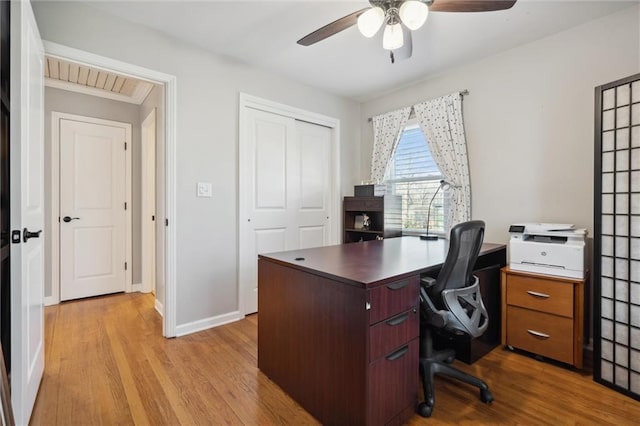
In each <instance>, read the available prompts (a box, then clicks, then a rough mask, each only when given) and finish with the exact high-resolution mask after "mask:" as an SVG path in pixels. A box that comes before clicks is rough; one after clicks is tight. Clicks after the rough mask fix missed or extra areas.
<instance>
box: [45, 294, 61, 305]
mask: <svg viewBox="0 0 640 426" xmlns="http://www.w3.org/2000/svg"><path fill="white" fill-rule="evenodd" d="M58 303H60V301H59V300H58V299H56V298H55V297H53V296H45V298H44V306H52V305H57V304H58Z"/></svg>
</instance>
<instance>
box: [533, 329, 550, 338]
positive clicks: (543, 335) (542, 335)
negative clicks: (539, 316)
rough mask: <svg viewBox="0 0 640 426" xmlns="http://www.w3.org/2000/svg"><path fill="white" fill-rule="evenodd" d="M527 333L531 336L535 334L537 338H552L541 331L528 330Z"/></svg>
mask: <svg viewBox="0 0 640 426" xmlns="http://www.w3.org/2000/svg"><path fill="white" fill-rule="evenodd" d="M527 332H528V333H529V334H533V335H534V336H536V337H542V338H543V339H548V338H549V337H551V336H549V335H548V334H545V333H540V332H539V331H534V330H527Z"/></svg>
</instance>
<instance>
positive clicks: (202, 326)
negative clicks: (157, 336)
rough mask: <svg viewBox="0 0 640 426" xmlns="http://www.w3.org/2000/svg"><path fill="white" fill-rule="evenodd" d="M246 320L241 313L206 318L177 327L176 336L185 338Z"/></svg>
mask: <svg viewBox="0 0 640 426" xmlns="http://www.w3.org/2000/svg"><path fill="white" fill-rule="evenodd" d="M242 318H244V315H242V314H241V313H240V311H234V312H229V313H228V314H223V315H218V316H215V317H209V318H204V319H201V320H198V321H193V322H189V323H187V324H181V325H178V326H176V336H177V337H179V336H184V335H187V334H191V333H196V332H198V331H202V330H207V329H209V328H213V327H218V326H220V325H224V324H228V323H230V322H235V321H238V320H241V319H242Z"/></svg>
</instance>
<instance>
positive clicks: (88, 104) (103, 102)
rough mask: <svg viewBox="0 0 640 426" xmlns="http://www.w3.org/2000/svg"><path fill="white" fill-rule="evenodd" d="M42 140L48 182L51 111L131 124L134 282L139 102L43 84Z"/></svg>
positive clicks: (136, 269) (136, 277)
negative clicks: (120, 100) (108, 97)
mask: <svg viewBox="0 0 640 426" xmlns="http://www.w3.org/2000/svg"><path fill="white" fill-rule="evenodd" d="M44 110H45V111H44V120H45V122H44V124H45V127H44V130H45V131H44V141H45V176H47V177H48V179H47V182H49V181H51V167H50V165H51V164H50V159H51V113H52V112H53V111H55V112H65V113H68V114H78V115H83V116H86V117H93V118H101V119H104V120H113V121H120V122H123V123H129V124H131V126H132V135H131V137H132V141H131V145H132V146H131V163H132V173H131V180H132V182H131V201H132V203H131V204H132V205H131V213H132V227H131V231H132V257H133V258H132V266H131V268H132V269H131V275H132V280H133V283H134V284H136V283H139V282H140V279H141V266H140V262H141V252H140V248H141V245H140V155H141V150H140V118H139V106H138V105H134V104H129V103H125V102H118V101H113V100H110V99H104V98H98V97H95V96H88V95H83V94H80V93H75V92H68V91H66V90H60V89H54V88H52V87H46V88H45V91H44ZM50 206H51V193H50V192H49V191H46V192H45V208H46V214H45V222H46V223H49V221H50V217H49V216H50V211H51V207H50ZM45 238H46V241H51V240H50V238H51V229H49V227H46V228H45ZM45 270H46V271H50V270H51V247H50V245H49V244H47V245H46V249H45ZM45 278H46V279H45V293H44V294H45V296H47V297H48V296H51V292H52V290H51V276H50V275H49V274H47V275H46V277H45Z"/></svg>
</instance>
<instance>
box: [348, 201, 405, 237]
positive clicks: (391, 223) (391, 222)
mask: <svg viewBox="0 0 640 426" xmlns="http://www.w3.org/2000/svg"><path fill="white" fill-rule="evenodd" d="M343 214H344V222H343V226H344V233H343V234H344V235H343V239H342V242H343V243H355V242H359V241H370V240H375V239H379V238H393V237H400V236H402V197H400V196H397V195H385V196H382V197H344V200H343ZM362 214H366V215H367V216H369V218H370V219H371V224H370V226H369V228H368V229H362V228H355V221H356V216H359V215H362Z"/></svg>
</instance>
